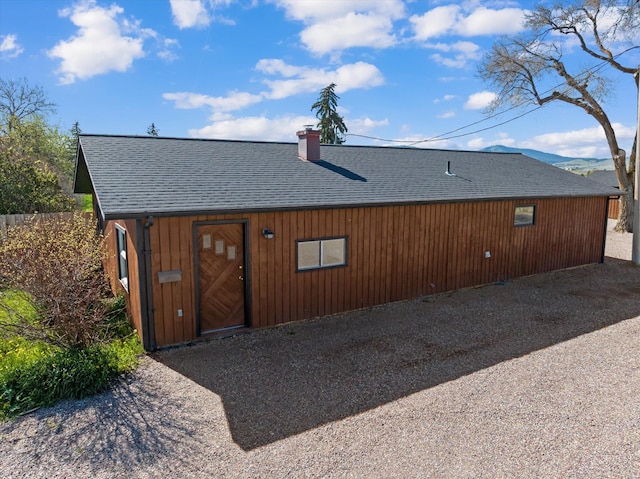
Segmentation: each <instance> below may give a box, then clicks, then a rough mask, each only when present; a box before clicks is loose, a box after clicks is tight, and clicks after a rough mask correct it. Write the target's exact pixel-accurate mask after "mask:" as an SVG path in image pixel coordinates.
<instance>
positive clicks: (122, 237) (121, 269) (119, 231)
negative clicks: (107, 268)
mask: <svg viewBox="0 0 640 479" xmlns="http://www.w3.org/2000/svg"><path fill="white" fill-rule="evenodd" d="M116 246H117V249H118V279H120V282H121V283H122V286H124V289H126V290H127V291H129V268H128V266H127V230H125V229H124V228H123V227H122V226H120V225H116Z"/></svg>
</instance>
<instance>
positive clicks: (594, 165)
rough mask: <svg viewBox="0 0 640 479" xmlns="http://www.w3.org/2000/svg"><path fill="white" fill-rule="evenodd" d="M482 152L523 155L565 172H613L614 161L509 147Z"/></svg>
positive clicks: (497, 146)
mask: <svg viewBox="0 0 640 479" xmlns="http://www.w3.org/2000/svg"><path fill="white" fill-rule="evenodd" d="M481 151H491V152H495V153H522V154H523V155H527V156H530V157H531V158H535V159H536V160H540V161H544V162H545V163H549V164H550V165H554V166H557V167H558V168H562V169H564V170H571V171H579V172H581V171H589V170H613V160H611V159H604V160H603V159H598V158H570V157H567V156H560V155H554V154H553V153H545V152H543V151H538V150H530V149H527V148H511V147H509V146H503V145H494V146H489V147H487V148H484V149H483V150H481Z"/></svg>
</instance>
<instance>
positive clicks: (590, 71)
mask: <svg viewBox="0 0 640 479" xmlns="http://www.w3.org/2000/svg"><path fill="white" fill-rule="evenodd" d="M635 48H638V47H637V46H634V47H631V48H628V49H626V50H624V51H622V52H620V53H618V54H617V55H614V56H613V58H617V57H619V56H621V55H623V54H625V53H627V52H628V51H630V50H633V49H635ZM608 64H609V62H608V61H606V60H603V61H601V62H600V63H598V64H596V65H594V66H593V67H591V68H588V69H586V70H584V71H583V72H581V73H579V74H578V75H577V76H576V79H578V80H579V79H580V78H581V77H583V76H586V75H588V74H593V73H596V72H598V71H599V70H601V69H602V68H603V67H604V66H605V65H608ZM565 85H566V83H559V84H557V85H556V86H554V87H551V88H548V89H547V90H545V91H544V92H543V94H546V93H549V92H551V91H553V90H556V89H558V88H560V87H562V86H565ZM523 104H524V102H521V103H519V104H517V105H514V106H512V107H510V108H507V109H506V110H503V111H500V112H498V113H495V114H492V115H489V116H487V117H485V118H482V119H480V120H478V121H474V122H473V123H469V124H467V125H464V126H461V127H459V128H456V129H455V130H450V131H447V132H445V133H442V134H440V135H436V136H432V137H430V138H425V139H423V140H417V141H416V140H394V139H385V138H379V137H375V136H368V135H359V134H357V133H346V135H345V136H355V137H359V138H367V139H369V140H376V141H386V142H389V143H407V146H413V145H417V144H420V143H429V142H433V141H442V140H451V139H454V138H461V137H464V136H469V135H474V134H476V133H480V132H483V131H487V130H491V129H493V128H497V127H499V126H502V125H506V124H507V123H511V122H512V121H515V120H519V119H520V118H522V117H524V116H526V115H528V114H529V113H533V112H534V111H538V110H540V109H541V108H544V107H545V106H546V105H538V106H536V107H535V108H533V109H531V110H528V111H525V112H523V113H521V114H520V115H517V116H515V117H513V118H510V119H509V120H505V121H502V122H500V123H496V124H495V125H491V126H488V127H486V128H481V129H478V130H474V131H470V132H468V133H463V134H460V135H453V136H449V135H451V134H452V133H457V132H459V131H461V130H466V129H467V128H470V127H472V126H475V125H478V124H480V123H483V122H485V121H489V120H491V119H493V118H496V117H498V116H500V115H504V114H505V113H508V112H510V111H512V110H515V109H517V108H520V107H521V106H522V105H523Z"/></svg>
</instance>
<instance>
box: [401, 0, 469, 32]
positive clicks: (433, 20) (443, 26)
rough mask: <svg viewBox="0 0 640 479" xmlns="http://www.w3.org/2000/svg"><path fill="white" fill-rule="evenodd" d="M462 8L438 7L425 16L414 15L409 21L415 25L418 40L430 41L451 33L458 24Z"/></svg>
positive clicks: (454, 6)
mask: <svg viewBox="0 0 640 479" xmlns="http://www.w3.org/2000/svg"><path fill="white" fill-rule="evenodd" d="M460 11H461V7H460V6H458V5H447V6H442V7H436V8H434V9H432V10H429V11H428V12H426V13H424V14H423V15H412V16H411V17H410V18H409V21H410V22H411V23H412V25H413V30H414V32H415V39H416V40H428V39H430V38H437V37H440V36H442V35H445V34H447V33H449V32H450V31H451V30H452V29H453V26H454V25H455V24H456V21H457V19H458V16H459V14H460Z"/></svg>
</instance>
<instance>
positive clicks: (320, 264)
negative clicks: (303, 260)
mask: <svg viewBox="0 0 640 479" xmlns="http://www.w3.org/2000/svg"><path fill="white" fill-rule="evenodd" d="M335 240H342V242H343V247H344V249H343V253H342V254H343V256H342V261H341V262H339V263H325V262H324V244H325V243H327V242H329V241H335ZM310 243H318V262H317V265H313V266H303V267H300V254H299V252H300V245H304V244H306V245H308V244H310ZM346 265H347V237H346V236H335V237H331V238H315V239H307V240H296V271H312V270H316V269H330V268H341V267H343V266H346Z"/></svg>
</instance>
